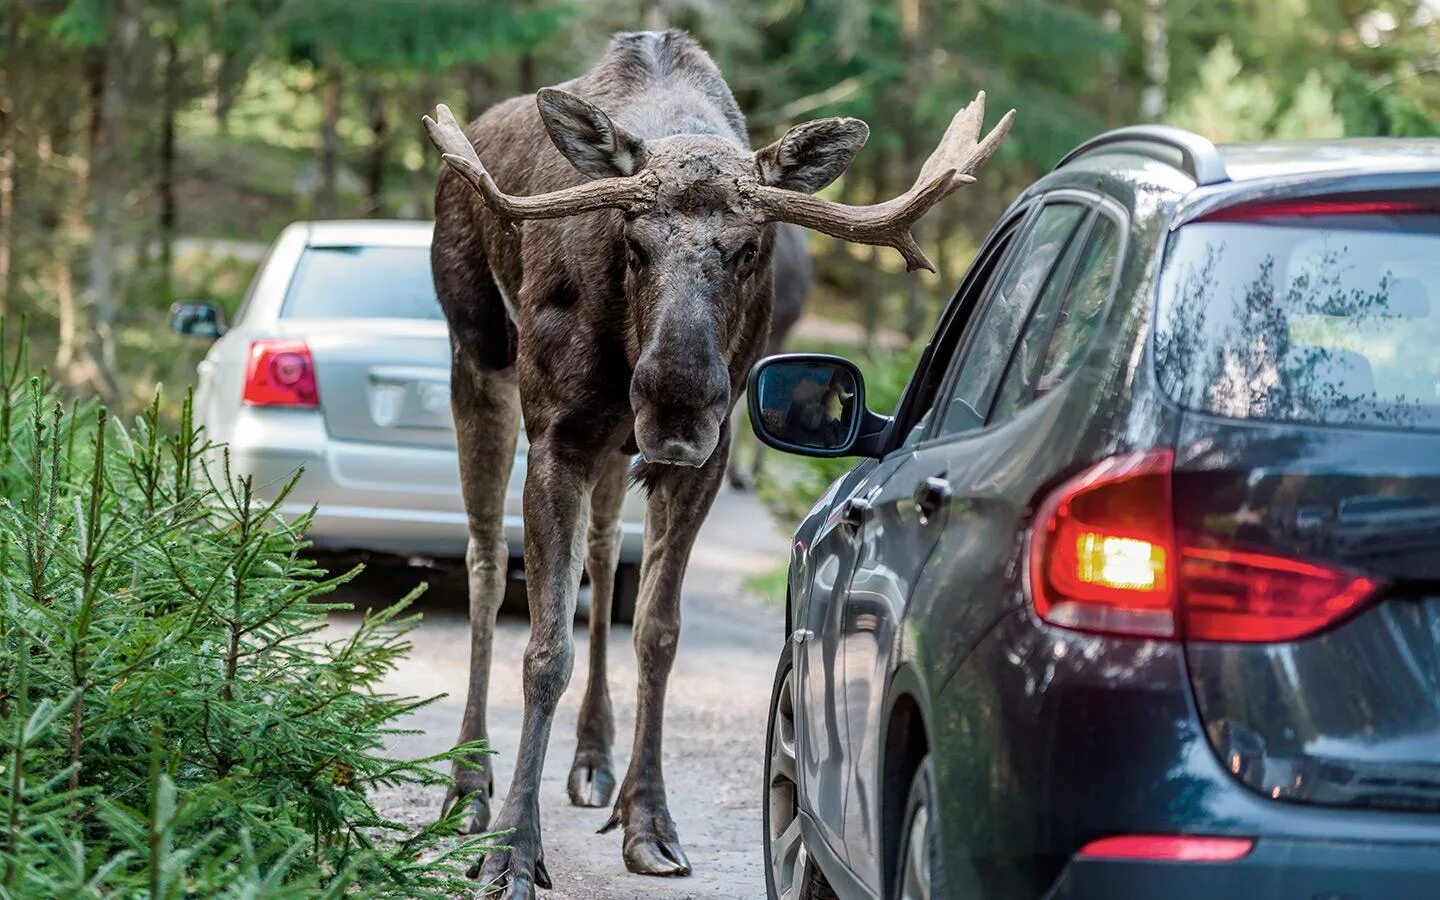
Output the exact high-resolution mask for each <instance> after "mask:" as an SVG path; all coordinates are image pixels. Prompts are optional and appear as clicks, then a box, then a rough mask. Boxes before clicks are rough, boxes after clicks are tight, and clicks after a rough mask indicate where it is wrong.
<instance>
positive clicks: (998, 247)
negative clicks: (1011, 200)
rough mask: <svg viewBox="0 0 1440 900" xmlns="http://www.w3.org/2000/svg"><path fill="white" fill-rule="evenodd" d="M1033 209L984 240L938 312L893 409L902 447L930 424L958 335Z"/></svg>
mask: <svg viewBox="0 0 1440 900" xmlns="http://www.w3.org/2000/svg"><path fill="white" fill-rule="evenodd" d="M1032 211H1033V210H1021V211H1019V212H1018V213H1017V214H1015V215H1013V216H1012V217H1011V218H1010V220H1009V221H1007V222H1004V223H1003V224H1001V225H1000V226H999V227H998V228H997V229H996V232H995V234H994V236H993V237H992V238H990V239H989V240H987V241H986V243H985V246H984V247H983V248H982V249H981V252H980V255H979V256H978V257H976V259H975V263H974V264H973V265H972V266H971V268H970V271H969V272H968V273H967V274H966V276H965V279H964V281H963V282H962V283H961V285H960V288H959V290H958V291H957V292H956V295H955V298H954V299H953V300H952V301H951V303H950V307H949V309H948V310H947V311H946V313H945V314H944V315H942V316H941V321H940V325H939V326H938V327H937V328H936V332H935V336H934V337H933V338H931V341H930V346H929V347H928V348H927V349H926V352H925V353H924V354H923V355H922V356H921V359H920V363H919V365H917V366H916V370H915V374H914V376H913V377H912V378H911V382H910V384H909V385H908V386H907V387H906V389H905V395H904V397H903V398H902V400H901V404H900V408H899V409H897V410H896V414H897V416H899V417H900V418H899V421H900V423H901V424H900V427H901V428H902V429H903V433H904V435H905V436H904V438H903V440H902V441H901V443H900V446H901V447H910V446H913V445H915V444H917V443H919V442H920V440H921V439H922V438H923V437H924V435H925V433H926V430H927V429H928V428H929V425H930V420H931V419H932V418H933V417H934V415H933V414H934V411H935V410H934V402H935V396H936V394H937V393H938V392H939V389H940V385H941V384H942V383H943V381H944V378H945V374H946V373H947V372H948V371H949V370H950V362H951V359H952V358H953V356H954V354H955V353H956V352H957V351H958V349H959V347H960V338H961V337H962V335H963V334H964V332H965V329H966V325H967V323H968V322H969V320H970V318H971V317H972V316H973V314H974V311H975V309H976V308H977V307H978V306H979V305H980V303H981V302H982V301H983V300H984V293H985V288H986V287H987V285H988V284H989V283H990V280H991V278H992V277H993V276H995V275H996V274H997V273H998V272H999V270H1000V266H1001V265H1002V264H1003V263H1004V261H1005V258H1006V252H1007V251H1008V250H1009V249H1011V247H1012V244H1013V243H1014V240H1015V238H1016V237H1017V236H1018V235H1019V234H1020V232H1021V230H1022V228H1023V226H1024V223H1025V222H1026V220H1027V219H1028V218H1029V215H1030V213H1031V212H1032ZM907 423H908V424H907Z"/></svg>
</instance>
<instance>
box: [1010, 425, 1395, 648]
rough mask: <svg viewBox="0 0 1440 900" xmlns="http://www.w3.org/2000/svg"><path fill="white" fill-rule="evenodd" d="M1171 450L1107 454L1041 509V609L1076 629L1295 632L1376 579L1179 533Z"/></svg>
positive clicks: (1037, 548) (1347, 605)
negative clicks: (1173, 499) (1177, 534)
mask: <svg viewBox="0 0 1440 900" xmlns="http://www.w3.org/2000/svg"><path fill="white" fill-rule="evenodd" d="M1173 468H1174V453H1173V451H1171V450H1168V449H1161V450H1151V451H1147V452H1144V453H1134V454H1127V455H1124V456H1116V457H1111V458H1110V459H1106V460H1103V461H1101V462H1100V463H1098V464H1097V465H1095V466H1092V467H1091V468H1089V469H1087V470H1086V471H1084V472H1082V473H1080V474H1079V475H1077V476H1075V477H1074V478H1072V479H1070V480H1069V481H1066V482H1065V483H1064V484H1061V485H1060V486H1059V487H1058V488H1056V489H1055V490H1054V491H1053V492H1052V493H1051V494H1049V495H1048V496H1047V497H1046V498H1045V499H1044V501H1043V502H1041V503H1040V505H1039V506H1038V508H1037V510H1036V516H1035V525H1034V528H1033V531H1032V533H1031V537H1030V550H1029V557H1030V558H1029V576H1030V578H1029V588H1030V598H1031V602H1032V603H1033V604H1034V606H1035V612H1036V613H1037V614H1038V615H1039V616H1040V618H1042V619H1044V620H1045V621H1046V622H1049V623H1051V624H1053V625H1060V626H1063V627H1065V628H1074V629H1077V630H1080V631H1095V632H1103V633H1107V634H1125V635H1135V636H1141V637H1156V638H1178V637H1183V638H1185V639H1187V640H1194V641H1259V642H1265V641H1289V640H1295V639H1297V638H1302V637H1305V636H1307V635H1310V634H1314V633H1315V632H1317V631H1320V630H1321V629H1324V628H1326V627H1328V626H1329V625H1332V624H1334V623H1335V622H1337V621H1338V620H1339V619H1341V618H1343V617H1345V616H1347V615H1350V614H1351V613H1352V612H1354V611H1355V610H1356V609H1358V608H1359V607H1360V606H1361V605H1363V604H1364V603H1365V602H1366V601H1367V600H1368V599H1369V598H1370V597H1372V596H1374V594H1375V591H1376V588H1377V587H1378V584H1377V583H1376V582H1375V581H1373V580H1371V579H1369V578H1365V577H1362V576H1360V575H1357V574H1355V573H1353V572H1348V571H1345V570H1342V569H1336V568H1332V567H1329V566H1323V565H1318V564H1315V563H1310V562H1305V561H1302V560H1296V559H1290V558H1287V557H1283V556H1277V555H1274V554H1270V553H1262V552H1250V551H1247V550H1241V549H1237V548H1231V547H1223V546H1219V547H1217V546H1214V544H1215V540H1214V539H1213V538H1207V539H1206V540H1204V541H1200V540H1192V539H1182V538H1188V537H1189V536H1181V538H1177V536H1176V534H1175V528H1174V507H1173V503H1172V492H1171V482H1172V479H1173V477H1174V476H1173Z"/></svg>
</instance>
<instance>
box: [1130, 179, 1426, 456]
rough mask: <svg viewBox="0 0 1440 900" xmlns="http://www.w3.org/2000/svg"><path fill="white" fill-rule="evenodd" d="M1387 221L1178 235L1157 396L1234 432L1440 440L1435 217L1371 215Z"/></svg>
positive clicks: (1284, 218)
mask: <svg viewBox="0 0 1440 900" xmlns="http://www.w3.org/2000/svg"><path fill="white" fill-rule="evenodd" d="M1293 208H1294V204H1291V205H1289V206H1287V207H1278V206H1277V207H1275V209H1285V210H1289V209H1293ZM1385 208H1387V207H1386V206H1385V204H1373V205H1369V206H1366V205H1361V204H1348V205H1339V204H1337V205H1335V206H1334V207H1333V208H1331V207H1327V206H1326V205H1324V204H1323V203H1322V204H1312V205H1311V207H1310V208H1309V209H1307V212H1306V213H1305V214H1303V215H1296V214H1292V213H1290V212H1288V211H1287V212H1285V213H1284V214H1275V215H1270V214H1266V213H1265V211H1264V209H1261V210H1259V211H1258V212H1251V213H1247V214H1246V215H1244V216H1240V215H1234V216H1227V217H1226V219H1225V220H1221V221H1201V222H1197V223H1192V224H1189V225H1186V226H1184V227H1182V228H1181V229H1180V230H1179V231H1178V232H1177V233H1176V234H1175V236H1174V237H1173V238H1172V239H1171V241H1170V245H1169V248H1168V250H1167V253H1166V261H1165V267H1164V271H1163V273H1162V275H1161V280H1160V293H1159V300H1158V307H1157V316H1156V328H1155V367H1156V374H1157V376H1158V377H1159V380H1160V383H1161V385H1162V387H1163V388H1164V389H1165V390H1166V391H1167V392H1168V393H1169V394H1170V396H1171V397H1172V398H1174V399H1175V400H1176V402H1178V403H1180V404H1181V405H1182V406H1185V407H1187V408H1190V409H1198V410H1202V411H1205V412H1210V413H1214V414H1216V415H1221V416H1228V417H1232V418H1240V419H1265V420H1272V421H1288V422H1307V423H1316V424H1324V425H1342V426H1343V425H1353V426H1362V425H1363V426H1382V427H1394V428H1404V429H1433V428H1437V427H1440V308H1437V306H1436V304H1437V301H1440V215H1437V214H1436V213H1435V212H1433V211H1416V210H1413V209H1405V210H1404V211H1400V212H1371V211H1370V210H1373V209H1385ZM1357 210H1359V212H1357Z"/></svg>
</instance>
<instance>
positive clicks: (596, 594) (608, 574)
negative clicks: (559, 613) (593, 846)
mask: <svg viewBox="0 0 1440 900" xmlns="http://www.w3.org/2000/svg"><path fill="white" fill-rule="evenodd" d="M629 469H630V460H629V458H628V457H626V456H625V455H624V454H616V455H615V457H614V459H612V460H611V461H610V462H609V463H608V464H607V465H606V466H605V467H604V468H603V469H602V470H601V471H600V473H599V477H598V478H597V479H596V481H595V490H594V492H593V493H592V494H591V495H590V529H589V535H588V537H587V539H586V554H585V569H586V571H588V572H589V573H590V667H589V668H590V671H589V680H588V683H587V684H586V686H585V699H584V701H583V702H582V703H581V704H580V721H579V723H578V725H577V726H576V729H575V761H574V763H573V764H571V766H570V778H569V782H568V787H567V790H568V793H569V794H570V802H571V803H573V804H574V805H576V806H607V805H609V803H610V798H611V797H613V796H614V794H615V768H614V764H613V763H612V761H611V755H610V748H611V746H612V745H613V744H614V743H615V716H614V712H613V709H612V707H611V705H610V685H609V682H608V680H607V677H606V663H607V658H608V650H609V646H608V645H609V641H610V613H611V608H612V602H613V600H614V596H615V567H616V566H617V565H618V564H619V561H620V508H621V506H623V505H624V503H625V484H626V481H627V478H628V474H629Z"/></svg>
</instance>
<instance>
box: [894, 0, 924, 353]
mask: <svg viewBox="0 0 1440 900" xmlns="http://www.w3.org/2000/svg"><path fill="white" fill-rule="evenodd" d="M929 20H930V15H929V9H928V8H927V4H926V2H925V0H900V23H901V30H902V31H903V32H904V35H905V46H906V51H907V56H908V57H909V66H908V69H907V78H906V81H907V83H908V84H909V88H908V89H907V91H906V93H907V94H908V95H909V96H911V97H916V96H919V93H920V90H921V89H922V88H923V87H924V85H925V82H926V69H927V68H928V63H929V42H928V40H927V38H928V35H929V25H930V21H929ZM900 133H901V137H902V140H903V141H904V144H905V153H904V161H905V175H904V178H905V179H907V180H908V179H910V178H913V177H915V175H916V174H917V173H919V171H920V167H921V165H923V164H924V162H925V157H926V155H927V150H928V148H927V147H926V146H925V141H926V137H925V134H924V133H923V129H922V128H921V127H920V123H919V122H918V120H917V118H916V117H915V116H913V115H911V116H907V117H906V119H905V122H904V126H903V127H902V129H901V132H900ZM911 231H912V232H913V233H914V235H915V240H916V241H917V242H919V243H922V244H923V243H924V240H925V237H926V236H927V234H928V233H929V232H930V231H931V229H930V228H929V227H928V225H927V224H926V222H925V221H924V220H923V219H922V220H921V221H919V222H917V223H915V225H914V226H913V227H912V228H911ZM925 301H926V294H925V290H924V286H923V285H922V284H921V282H920V279H918V278H908V279H906V281H905V307H904V316H903V321H902V323H901V328H902V330H903V331H904V332H905V337H907V338H909V339H910V340H911V341H915V340H917V339H918V338H919V337H920V332H921V330H922V329H923V328H924V327H925V319H926V315H925Z"/></svg>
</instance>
